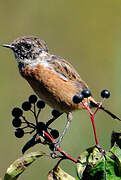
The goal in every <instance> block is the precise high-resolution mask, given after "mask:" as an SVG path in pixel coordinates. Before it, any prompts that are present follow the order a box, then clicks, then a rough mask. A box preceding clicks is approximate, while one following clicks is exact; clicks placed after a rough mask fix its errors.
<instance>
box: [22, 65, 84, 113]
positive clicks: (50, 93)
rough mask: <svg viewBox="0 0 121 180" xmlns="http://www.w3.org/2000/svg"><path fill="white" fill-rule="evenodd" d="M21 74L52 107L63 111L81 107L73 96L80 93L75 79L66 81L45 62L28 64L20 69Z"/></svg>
mask: <svg viewBox="0 0 121 180" xmlns="http://www.w3.org/2000/svg"><path fill="white" fill-rule="evenodd" d="M20 73H21V75H22V76H23V77H24V78H25V79H26V80H27V81H28V82H29V84H30V85H31V87H32V88H33V90H34V91H35V92H36V94H37V95H38V96H39V97H40V98H41V99H43V100H44V101H45V102H46V103H47V104H48V105H50V106H51V107H52V108H54V109H57V110H59V111H62V112H69V111H72V110H75V109H80V108H81V107H82V106H81V104H78V105H77V104H74V103H73V102H72V98H73V96H74V95H76V94H78V93H79V92H78V90H77V88H76V86H75V84H74V82H73V81H71V80H68V81H65V80H64V79H62V78H61V77H60V76H59V75H58V74H57V73H56V72H55V71H53V70H52V69H49V68H47V67H45V66H43V64H37V65H36V66H35V67H34V68H30V66H29V65H27V66H26V67H25V68H24V69H23V70H20Z"/></svg>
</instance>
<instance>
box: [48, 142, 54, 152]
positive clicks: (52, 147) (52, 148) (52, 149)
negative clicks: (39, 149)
mask: <svg viewBox="0 0 121 180" xmlns="http://www.w3.org/2000/svg"><path fill="white" fill-rule="evenodd" d="M49 148H50V150H51V151H54V148H55V146H54V144H53V143H52V144H50V145H49Z"/></svg>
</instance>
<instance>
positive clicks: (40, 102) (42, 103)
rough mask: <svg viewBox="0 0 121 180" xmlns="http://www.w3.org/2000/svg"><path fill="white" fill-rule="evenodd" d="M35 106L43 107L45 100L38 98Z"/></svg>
mask: <svg viewBox="0 0 121 180" xmlns="http://www.w3.org/2000/svg"><path fill="white" fill-rule="evenodd" d="M37 107H38V108H39V109H43V108H44V107H45V102H44V101H42V100H39V101H38V102H37Z"/></svg>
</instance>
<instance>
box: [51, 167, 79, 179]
mask: <svg viewBox="0 0 121 180" xmlns="http://www.w3.org/2000/svg"><path fill="white" fill-rule="evenodd" d="M55 179H56V180H76V179H75V178H74V177H72V176H71V175H69V174H67V173H66V172H65V171H63V170H62V169H61V168H60V167H59V166H58V167H56V168H54V169H53V170H51V171H50V172H49V174H48V180H55Z"/></svg>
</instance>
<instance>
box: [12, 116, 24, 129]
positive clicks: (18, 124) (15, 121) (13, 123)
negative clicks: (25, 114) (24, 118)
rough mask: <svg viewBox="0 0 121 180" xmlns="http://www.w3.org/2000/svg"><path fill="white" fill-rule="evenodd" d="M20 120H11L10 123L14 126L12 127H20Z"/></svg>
mask: <svg viewBox="0 0 121 180" xmlns="http://www.w3.org/2000/svg"><path fill="white" fill-rule="evenodd" d="M21 123H22V122H21V119H20V118H14V119H13V121H12V125H13V126H14V127H16V128H17V127H20V126H21Z"/></svg>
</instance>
